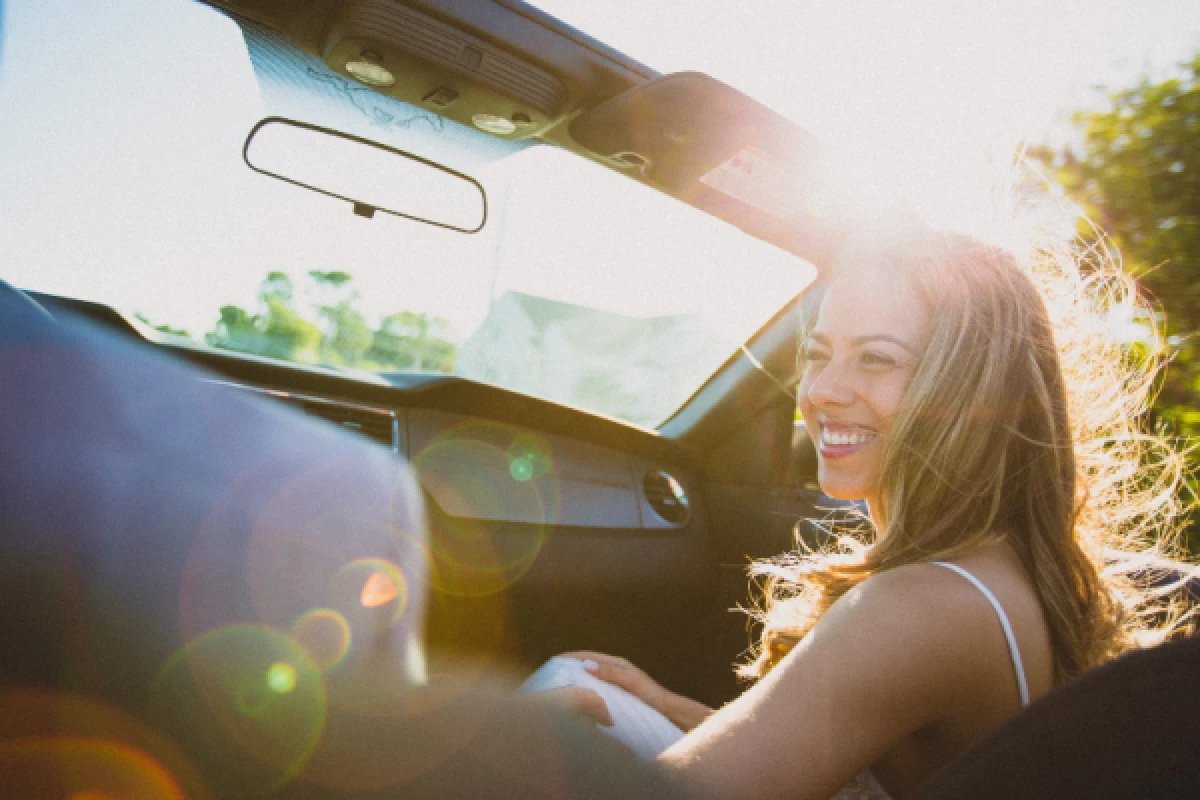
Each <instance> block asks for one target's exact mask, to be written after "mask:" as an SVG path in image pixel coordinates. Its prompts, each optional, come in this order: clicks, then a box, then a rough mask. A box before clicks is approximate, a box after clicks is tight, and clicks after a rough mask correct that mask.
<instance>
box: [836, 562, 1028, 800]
mask: <svg viewBox="0 0 1200 800" xmlns="http://www.w3.org/2000/svg"><path fill="white" fill-rule="evenodd" d="M930 563H931V564H937V565H938V566H939V567H945V568H946V569H948V570H951V571H953V572H957V573H958V574H959V575H961V576H963V577H964V578H966V579H967V580H968V581H970V582H971V585H972V586H974V587H975V588H976V589H978V590H979V591H980V593H981V594H982V595H983V596H984V597H986V598H987V601H988V602H989V603H991V604H992V609H993V610H994V611H995V612H996V617H997V618H999V620H1000V627H1001V628H1003V629H1004V640H1005V641H1006V642H1008V655H1009V657H1010V658H1011V659H1012V664H1013V671H1014V672H1016V673H1017V691H1018V692H1019V693H1020V695H1021V708H1024V707H1025V706H1027V705H1029V684H1028V682H1027V681H1026V680H1025V667H1024V665H1023V664H1022V663H1021V650H1020V649H1019V648H1018V647H1017V637H1016V636H1015V635H1014V634H1013V629H1012V625H1011V624H1010V623H1009V621H1008V615H1007V614H1005V613H1004V607H1003V606H1001V605H1000V601H999V600H997V599H996V595H994V594H992V592H991V590H990V589H988V588H987V587H986V586H984V585H983V581H981V580H979V578H976V577H975V576H974V575H972V574H971V573H969V572H967V571H966V570H965V569H963V568H962V567H960V566H958V565H957V564H950V563H947V562H945V561H931V562H930ZM830 800H891V796H890V795H888V793H887V792H886V791H884V789H883V787H882V786H880V785H879V781H877V780H876V779H875V776H874V775H872V774H871V772H870V770H866V771H864V772H861V773H859V774H858V776H857V777H855V779H854V780H852V781H851V782H850V783H848V784H847V785H845V786H843V787H842V789H841V791H839V792H838V793H837V794H835V795H834V796H833V797H832V798H830Z"/></svg>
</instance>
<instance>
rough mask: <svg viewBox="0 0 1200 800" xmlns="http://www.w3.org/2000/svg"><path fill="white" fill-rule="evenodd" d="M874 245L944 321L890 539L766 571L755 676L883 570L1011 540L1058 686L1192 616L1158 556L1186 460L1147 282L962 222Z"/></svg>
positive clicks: (893, 459) (887, 498)
mask: <svg viewBox="0 0 1200 800" xmlns="http://www.w3.org/2000/svg"><path fill="white" fill-rule="evenodd" d="M864 250H866V251H868V253H869V254H872V255H875V256H878V257H882V258H883V259H885V260H886V261H887V262H888V263H889V264H890V265H892V266H894V267H895V268H896V269H898V270H900V271H902V272H903V273H905V274H906V275H908V276H909V277H910V278H911V279H912V281H913V283H914V285H915V286H916V287H917V289H918V292H919V294H920V295H921V296H922V298H923V299H924V301H925V303H926V306H927V308H928V309H929V310H930V312H931V313H930V319H931V327H932V331H931V335H930V339H929V343H928V345H927V347H926V349H925V351H924V353H923V354H922V356H921V358H920V361H919V363H918V365H917V368H916V373H915V375H914V377H913V379H912V382H911V384H910V385H909V387H908V389H907V391H906V393H905V396H904V400H903V403H902V409H901V411H900V413H899V414H898V415H897V417H896V419H895V421H894V423H893V429H892V436H891V437H890V441H889V443H888V445H887V447H886V450H885V454H884V457H883V459H884V460H883V466H882V473H881V475H882V477H881V482H880V483H881V485H880V487H879V495H878V496H879V506H880V507H879V508H877V509H876V508H873V509H872V513H873V515H874V524H875V525H876V526H878V533H879V534H880V535H878V536H877V537H876V539H875V541H874V543H872V544H867V543H866V542H864V541H860V540H857V539H855V538H854V537H853V536H852V535H850V534H848V533H846V532H845V531H842V532H841V534H840V535H838V536H836V537H835V541H836V542H837V544H836V546H833V547H825V548H821V549H806V548H801V549H799V550H798V551H797V552H795V553H792V554H789V555H787V556H784V557H781V558H777V559H774V560H771V561H766V562H758V563H756V564H754V565H753V566H752V570H751V571H752V573H753V574H754V575H756V576H759V577H760V578H761V579H763V584H764V585H763V587H762V588H763V594H764V598H765V602H764V604H763V607H762V608H761V609H760V610H759V611H758V612H757V614H756V617H757V618H758V620H759V621H760V622H761V623H762V625H763V631H762V636H761V642H760V645H759V647H758V648H757V650H756V652H755V654H754V658H753V661H752V662H751V663H749V664H746V665H745V666H743V667H742V668H741V670H740V671H741V673H742V674H743V675H744V676H747V677H761V676H762V675H764V674H766V672H767V671H769V670H770V669H771V668H772V667H773V666H774V665H775V664H776V663H778V662H779V660H780V659H781V658H782V657H783V656H784V655H785V654H786V653H787V652H788V651H790V650H791V649H792V647H794V646H795V644H796V643H798V642H799V641H800V639H801V638H803V636H804V635H805V634H806V633H807V632H808V631H809V630H810V629H811V628H812V627H813V625H815V624H816V622H817V620H818V619H819V618H820V617H821V615H822V614H824V612H825V611H826V610H828V609H829V607H830V606H831V605H832V604H833V603H834V602H835V601H836V600H837V599H838V598H839V597H841V596H842V595H843V594H845V593H846V592H847V591H849V590H850V589H851V588H853V587H854V586H856V585H857V584H859V583H860V582H862V581H863V580H866V579H867V578H869V577H870V576H871V575H873V574H875V573H878V572H882V571H884V570H888V569H893V568H895V567H899V566H902V565H905V564H912V563H918V562H925V561H933V560H939V559H940V560H945V559H952V558H954V557H956V556H958V555H960V554H962V553H964V552H966V551H968V550H971V549H973V548H976V547H979V546H981V545H983V544H986V543H988V542H991V541H995V540H997V539H999V538H1001V537H1003V538H1005V539H1006V540H1007V541H1008V543H1009V544H1010V546H1011V547H1012V548H1013V549H1014V550H1015V551H1016V553H1017V555H1018V556H1019V558H1020V560H1021V563H1022V564H1023V565H1024V568H1025V570H1026V572H1027V574H1028V575H1029V577H1030V579H1031V580H1032V583H1033V586H1034V589H1035V591H1036V592H1037V596H1038V599H1039V601H1040V602H1041V605H1042V608H1043V611H1044V614H1045V619H1046V623H1047V626H1048V628H1049V632H1050V637H1051V642H1052V645H1053V655H1054V679H1055V683H1056V684H1058V683H1061V682H1063V681H1065V680H1067V679H1068V678H1070V677H1072V676H1073V675H1076V674H1078V673H1080V672H1082V671H1083V670H1085V669H1087V668H1088V667H1091V666H1093V665H1096V664H1099V663H1101V662H1103V661H1105V660H1107V659H1109V658H1112V657H1113V656H1115V655H1117V654H1119V653H1120V652H1122V651H1124V650H1126V649H1127V648H1129V647H1131V646H1132V645H1133V643H1134V642H1135V641H1136V640H1137V638H1138V634H1139V631H1145V630H1152V629H1154V626H1155V624H1158V625H1159V628H1161V627H1162V623H1163V621H1164V619H1166V620H1168V621H1169V623H1170V625H1178V624H1179V620H1178V618H1179V614H1178V613H1173V612H1172V611H1171V610H1170V609H1168V610H1167V614H1166V616H1165V617H1164V616H1163V614H1162V611H1163V607H1162V602H1161V597H1162V596H1164V595H1165V592H1160V591H1155V590H1152V589H1151V588H1150V583H1151V582H1152V581H1153V580H1154V579H1155V577H1156V576H1155V575H1154V569H1153V567H1154V564H1155V563H1156V561H1155V559H1157V558H1160V557H1162V556H1169V555H1174V554H1175V551H1174V549H1173V547H1174V545H1173V542H1174V540H1175V533H1176V528H1177V524H1176V520H1177V519H1178V518H1179V516H1180V514H1181V512H1182V510H1183V509H1182V506H1183V504H1182V502H1181V499H1180V496H1179V491H1178V490H1179V488H1180V486H1181V484H1182V479H1183V476H1184V459H1183V457H1182V455H1181V454H1180V453H1179V452H1177V450H1176V449H1173V448H1172V447H1171V446H1170V444H1169V443H1168V442H1167V440H1166V439H1165V438H1164V437H1162V436H1158V435H1154V434H1152V433H1149V432H1146V431H1144V430H1143V429H1142V427H1141V419H1142V417H1143V416H1144V412H1145V411H1146V408H1147V405H1148V402H1149V400H1150V398H1151V391H1152V384H1153V378H1154V376H1155V374H1156V373H1157V371H1158V369H1159V368H1160V366H1161V362H1162V356H1161V354H1162V352H1163V348H1162V347H1161V341H1160V340H1159V332H1158V328H1157V327H1156V326H1155V325H1154V323H1153V320H1154V319H1155V317H1154V316H1153V315H1152V314H1149V313H1148V310H1147V308H1146V306H1145V303H1144V301H1143V300H1142V298H1140V297H1139V295H1138V293H1137V291H1136V286H1135V284H1134V283H1133V281H1132V279H1131V278H1130V277H1129V276H1127V275H1125V274H1124V273H1122V272H1121V271H1120V269H1119V268H1117V267H1116V266H1114V265H1113V263H1112V260H1111V259H1110V258H1108V257H1107V253H1105V252H1103V251H1101V250H1096V249H1093V250H1091V251H1082V252H1080V253H1064V252H1057V253H1055V252H1045V253H1041V254H1039V255H1038V256H1037V257H1036V258H1035V259H1033V264H1032V266H1031V267H1030V268H1028V269H1024V268H1022V267H1021V266H1019V265H1018V263H1017V261H1016V260H1015V259H1014V258H1013V256H1011V255H1010V254H1009V253H1007V252H1006V251H1004V250H1001V249H999V248H996V247H992V246H988V245H985V244H983V243H981V242H979V241H977V240H975V239H972V238H970V237H967V236H963V235H958V234H950V233H938V232H931V231H910V232H907V233H905V234H901V235H892V236H889V237H886V238H884V239H879V240H874V241H870V242H869V243H867V244H865V245H864V244H863V243H861V242H860V243H859V244H857V245H856V246H855V249H854V253H862V252H863V251H864ZM850 256H851V257H852V256H853V254H850ZM838 261H839V262H840V263H845V262H846V261H847V257H846V255H845V254H844V255H843V257H842V258H840V259H838ZM835 269H836V267H835ZM1114 321H1120V322H1123V323H1125V325H1126V328H1127V329H1132V328H1131V327H1130V326H1131V324H1132V323H1135V322H1138V321H1140V323H1141V324H1140V325H1136V326H1133V328H1135V329H1137V330H1140V331H1142V332H1143V341H1140V342H1134V343H1130V342H1124V343H1122V342H1120V341H1117V338H1116V337H1114V335H1113V331H1114V328H1115V326H1114ZM805 338H806V337H805V334H804V333H803V332H802V335H801V340H802V347H803V341H804V339H805ZM798 539H799V537H798Z"/></svg>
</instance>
